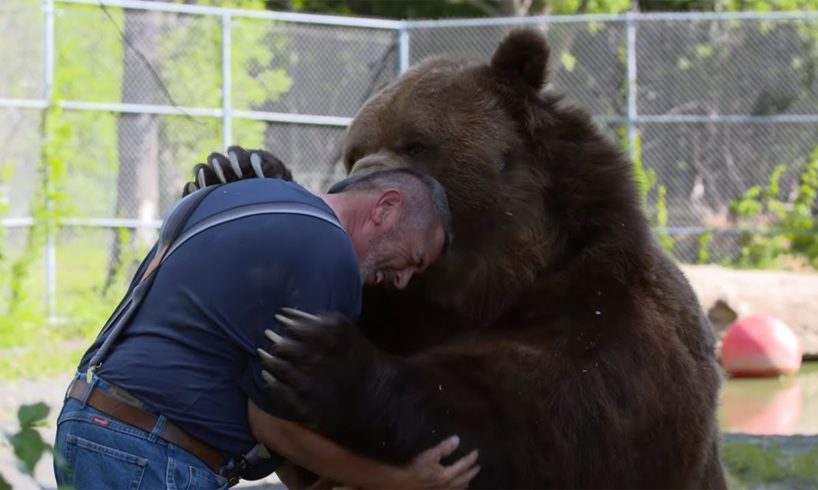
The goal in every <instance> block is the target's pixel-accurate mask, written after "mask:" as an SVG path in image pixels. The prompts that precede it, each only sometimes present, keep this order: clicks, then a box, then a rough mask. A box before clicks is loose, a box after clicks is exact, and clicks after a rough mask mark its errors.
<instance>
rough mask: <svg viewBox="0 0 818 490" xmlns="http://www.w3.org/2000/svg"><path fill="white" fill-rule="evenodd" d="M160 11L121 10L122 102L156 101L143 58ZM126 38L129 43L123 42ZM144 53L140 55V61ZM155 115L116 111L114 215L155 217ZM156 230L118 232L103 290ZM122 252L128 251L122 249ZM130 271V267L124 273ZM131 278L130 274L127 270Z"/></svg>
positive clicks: (152, 44) (152, 45)
mask: <svg viewBox="0 0 818 490" xmlns="http://www.w3.org/2000/svg"><path fill="white" fill-rule="evenodd" d="M159 22H160V18H159V13H158V12H148V11H131V10H126V11H125V28H124V33H125V38H126V39H123V40H122V44H123V65H124V66H123V76H122V100H123V102H125V103H132V104H155V103H156V100H155V94H156V93H157V88H158V86H157V82H156V80H155V79H154V78H153V77H152V75H151V74H150V67H148V66H147V65H146V63H145V59H148V60H152V59H154V58H155V57H154V54H155V52H156V43H157V38H158V35H159ZM126 40H127V41H126ZM143 57H144V59H143ZM159 123H160V120H159V117H158V116H156V115H152V114H120V116H119V120H118V121H117V156H118V159H119V172H118V174H117V194H116V204H115V216H116V217H117V218H130V219H138V220H153V219H157V215H158V209H157V207H158V198H159V165H158V160H159V158H158V157H159V151H158V150H159V144H158V137H159ZM155 237H156V232H155V230H152V229H137V231H136V233H133V234H127V238H125V237H123V235H122V234H120V233H116V235H115V236H114V243H113V247H112V250H111V259H110V264H109V268H108V277H107V278H106V281H105V287H104V290H107V289H108V287H110V286H111V284H112V283H113V281H114V279H115V276H116V275H117V271H119V270H121V268H122V267H127V268H129V269H131V268H133V267H134V260H132V259H128V257H130V256H132V255H133V253H134V252H136V251H137V248H138V246H139V245H140V243H142V244H144V243H150V242H152V241H153V240H154V239H155ZM126 250H127V251H128V252H126ZM126 272H130V271H126ZM126 275H128V276H130V274H126Z"/></svg>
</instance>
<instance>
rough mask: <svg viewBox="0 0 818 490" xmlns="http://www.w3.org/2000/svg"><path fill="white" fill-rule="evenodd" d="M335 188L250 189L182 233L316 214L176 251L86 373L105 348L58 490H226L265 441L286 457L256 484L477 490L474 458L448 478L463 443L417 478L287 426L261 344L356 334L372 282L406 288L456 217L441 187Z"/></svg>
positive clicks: (80, 383) (234, 230)
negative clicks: (345, 319)
mask: <svg viewBox="0 0 818 490" xmlns="http://www.w3.org/2000/svg"><path fill="white" fill-rule="evenodd" d="M336 187H337V188H338V189H341V190H340V191H338V192H337V193H331V194H318V195H314V194H312V193H310V192H308V191H307V190H305V189H304V188H302V187H300V186H298V185H296V184H293V183H289V182H285V181H282V180H270V179H251V180H245V181H240V182H235V183H231V184H225V185H222V186H220V187H218V188H216V189H215V190H213V191H212V192H210V194H208V195H206V196H205V197H204V198H203V199H202V200H201V202H200V203H199V204H198V205H197V206H196V208H195V210H194V211H193V212H192V214H191V215H190V217H189V218H188V219H187V220H186V222H185V224H184V229H183V231H182V233H185V232H186V231H189V230H191V229H194V227H201V225H202V223H208V222H213V221H214V219H215V218H214V217H218V216H222V214H220V213H223V212H224V211H226V210H232V209H249V207H254V206H255V207H258V206H259V205H266V204H269V203H282V204H284V205H286V206H287V207H292V208H297V209H300V210H302V211H303V212H302V213H301V214H298V213H295V214H292V213H289V212H277V213H276V214H260V215H250V216H245V217H241V218H238V219H232V220H227V221H223V222H218V224H216V225H214V226H212V227H210V228H207V229H205V230H204V231H202V232H201V233H199V234H197V235H194V236H193V237H192V238H190V239H189V240H187V241H185V242H184V243H182V244H181V245H180V246H179V247H178V248H177V249H176V251H175V252H171V255H169V256H168V257H167V259H166V261H165V262H163V263H162V264H161V266H160V267H158V269H156V270H155V272H154V273H153V276H152V280H153V282H152V285H151V286H150V290H149V292H148V294H147V295H146V296H145V297H144V299H143V300H142V302H141V304H140V305H139V306H138V308H137V309H135V311H134V313H133V316H132V317H131V318H130V319H129V321H128V322H127V326H126V327H125V329H124V331H123V332H122V333H121V335H119V337H118V338H117V341H116V343H115V344H114V346H113V348H112V349H111V350H110V352H107V353H106V356H105V358H104V359H102V360H101V361H100V362H95V363H94V365H93V367H94V370H93V372H92V373H91V374H89V373H88V370H89V364H91V361H92V358H93V356H94V355H95V354H97V353H98V352H99V350H100V345H102V343H103V342H104V340H105V338H107V335H100V338H98V339H97V341H95V342H94V344H93V345H92V346H91V347H90V348H89V350H88V351H87V352H86V354H85V355H84V356H83V358H82V360H81V362H80V365H79V369H78V373H77V376H76V378H75V380H74V381H73V382H72V384H71V386H70V387H69V391H68V396H67V397H66V400H65V403H64V406H63V409H62V412H61V414H60V416H59V420H58V428H57V437H56V443H55V449H56V452H57V453H58V456H59V457H58V458H55V461H56V462H57V463H59V460H60V459H62V460H64V464H57V463H55V474H56V477H57V483H58V484H60V485H71V486H73V487H75V488H88V487H94V488H98V487H112V488H122V487H125V486H129V487H132V488H159V487H168V488H171V487H177V486H186V487H188V488H225V487H227V486H228V485H229V484H233V483H235V482H236V479H235V476H236V475H237V474H238V473H240V472H241V471H242V463H243V462H244V461H245V460H244V459H242V457H241V456H242V455H244V454H245V453H248V451H250V450H251V449H252V448H253V447H254V446H255V445H256V442H257V441H256V437H257V438H259V439H261V441H260V442H261V443H263V445H264V446H266V448H268V449H269V450H270V451H272V452H273V453H274V454H273V455H272V457H271V458H270V459H268V460H267V461H266V466H265V471H261V472H260V471H258V469H257V468H256V470H255V471H253V472H252V477H253V478H258V477H261V476H263V475H264V474H266V473H267V472H269V471H272V470H273V469H275V468H276V467H277V465H279V464H281V463H282V462H283V458H282V457H281V456H279V455H286V457H287V458H288V459H289V460H291V461H292V463H295V464H297V465H299V466H302V467H304V468H307V469H309V470H311V471H312V472H314V473H316V474H319V475H321V476H323V477H326V478H328V479H331V480H335V481H340V482H344V483H346V484H349V485H354V486H360V487H391V488H398V487H407V488H409V487H412V488H417V487H423V486H448V487H465V486H466V485H467V483H468V481H469V480H470V479H471V478H472V477H473V476H474V475H475V474H476V472H477V471H478V470H479V467H477V466H474V463H475V460H476V453H472V454H470V455H468V456H466V457H464V458H462V459H461V460H460V461H458V462H456V463H455V464H453V465H451V466H449V467H443V466H441V465H440V463H439V461H440V459H441V458H442V457H444V456H446V455H448V454H451V453H452V452H453V451H454V450H455V449H456V446H457V441H456V439H455V438H450V439H448V440H446V441H443V442H442V443H441V444H439V445H438V446H437V447H435V448H432V449H430V450H428V451H426V452H425V453H422V454H421V455H419V456H418V457H417V458H416V459H415V460H414V461H413V462H412V464H410V465H408V466H406V467H391V466H386V465H383V464H380V463H378V462H375V461H372V460H367V459H365V458H362V457H360V456H358V455H355V454H352V453H351V452H349V451H347V450H345V449H343V448H341V447H339V446H337V445H336V444H334V443H332V442H331V441H329V440H327V439H325V438H323V437H321V436H319V435H318V434H315V433H312V432H310V431H308V430H306V429H305V428H304V427H301V426H300V425H298V424H295V423H294V422H291V421H288V420H286V419H287V414H285V413H281V412H280V409H279V408H278V407H277V406H276V403H275V400H271V399H270V396H269V393H267V392H266V390H265V383H264V381H263V378H262V376H261V366H260V362H259V358H258V356H257V354H256V349H257V348H259V347H261V348H263V349H266V348H268V347H269V346H270V344H269V342H268V341H267V340H266V338H265V336H264V331H265V329H269V328H273V329H274V330H276V329H278V328H279V327H278V326H277V325H276V324H274V319H273V318H274V315H275V314H276V313H277V312H278V311H279V310H281V309H282V308H285V307H291V308H296V309H298V310H301V311H304V312H309V313H312V314H321V313H325V312H340V313H342V314H344V315H347V316H349V317H350V318H353V319H354V318H356V317H357V316H358V314H359V312H360V308H361V286H362V283H364V282H366V283H368V284H381V285H385V286H387V285H388V286H393V287H397V288H403V287H405V286H406V285H407V284H408V282H409V280H410V279H411V277H412V276H413V275H414V274H416V273H421V272H423V270H424V269H425V268H426V267H427V266H428V265H429V264H430V263H432V262H433V261H434V260H436V259H437V258H438V257H439V256H440V255H441V254H442V253H444V252H445V248H446V246H447V242H448V240H449V237H450V233H451V225H450V215H449V210H448V204H447V202H446V198H445V192H444V191H443V189H442V187H441V186H440V184H438V183H437V182H436V181H434V180H433V179H431V178H430V177H428V176H425V175H423V174H420V173H415V172H412V171H410V170H397V171H395V170H392V171H382V172H375V173H372V174H370V175H368V176H366V177H364V178H357V179H354V180H350V181H348V182H345V183H344V185H341V186H336ZM200 192H203V191H200ZM304 210H306V211H304ZM208 220H209V221H208ZM336 220H337V222H336ZM158 249H161V248H158V247H156V246H155V247H154V250H153V251H152V252H151V254H149V256H148V257H146V259H145V261H144V262H143V264H142V266H141V267H140V269H139V271H137V275H136V277H135V279H134V283H133V284H132V286H131V289H132V290H133V289H134V287H135V285H136V284H137V283H138V280H137V278H139V277H141V276H142V274H143V273H144V271H145V270H146V269H147V268H148V265H147V264H148V263H149V261H151V260H152V258H153V256H154V255H155V254H156V253H157V250H158ZM146 275H147V274H146ZM278 333H280V334H281V333H283V331H282V330H278ZM254 435H255V437H254Z"/></svg>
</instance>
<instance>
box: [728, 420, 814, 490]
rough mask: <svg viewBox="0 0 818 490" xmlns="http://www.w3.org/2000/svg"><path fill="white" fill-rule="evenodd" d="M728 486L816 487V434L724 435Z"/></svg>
mask: <svg viewBox="0 0 818 490" xmlns="http://www.w3.org/2000/svg"><path fill="white" fill-rule="evenodd" d="M722 459H723V461H724V466H725V468H726V470H727V484H728V486H729V488H747V489H788V490H789V489H801V488H803V489H815V488H818V436H816V435H812V436H752V435H748V434H739V433H730V434H725V435H724V445H723V447H722Z"/></svg>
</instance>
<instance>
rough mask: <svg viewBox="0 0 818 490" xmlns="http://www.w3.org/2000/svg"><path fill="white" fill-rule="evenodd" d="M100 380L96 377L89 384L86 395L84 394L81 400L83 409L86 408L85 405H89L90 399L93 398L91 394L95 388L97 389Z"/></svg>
mask: <svg viewBox="0 0 818 490" xmlns="http://www.w3.org/2000/svg"><path fill="white" fill-rule="evenodd" d="M98 380H99V378H97V377H96V376H94V377H93V378H92V379H91V382H90V383H88V388H86V389H85V393H83V394H82V398H81V399H80V403H81V404H82V408H85V405H86V404H87V403H88V397H89V396H91V392H92V391H94V388H96V386H97V381H98Z"/></svg>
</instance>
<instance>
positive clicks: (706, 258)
mask: <svg viewBox="0 0 818 490" xmlns="http://www.w3.org/2000/svg"><path fill="white" fill-rule="evenodd" d="M712 240H713V232H712V231H707V232H704V233H702V234H701V235H699V239H698V241H699V255H698V257H697V258H696V263H697V264H707V263H708V262H710V242H711V241H712Z"/></svg>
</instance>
